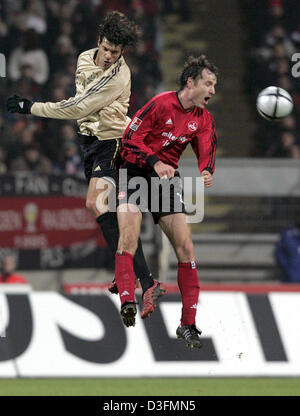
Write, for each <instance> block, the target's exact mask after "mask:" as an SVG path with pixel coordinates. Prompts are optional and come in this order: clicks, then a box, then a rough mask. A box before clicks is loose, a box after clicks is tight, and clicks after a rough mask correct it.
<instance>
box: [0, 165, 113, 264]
mask: <svg viewBox="0 0 300 416" xmlns="http://www.w3.org/2000/svg"><path fill="white" fill-rule="evenodd" d="M86 192H87V184H86V181H85V180H83V179H79V178H76V177H73V176H67V175H35V174H30V173H23V174H16V175H2V176H1V177H0V257H2V256H3V255H5V254H8V253H9V254H12V255H14V256H15V257H16V258H17V260H18V268H19V269H21V270H41V269H42V270H45V269H58V268H59V269H63V268H95V267H97V268H99V267H100V268H101V267H103V268H110V269H111V267H112V266H113V258H112V256H111V255H110V251H109V249H108V247H107V245H106V242H105V240H104V238H103V235H102V233H101V229H100V227H99V225H98V224H97V222H96V221H95V219H94V218H93V216H92V215H91V214H90V213H89V212H88V210H87V209H86V206H85V197H86Z"/></svg>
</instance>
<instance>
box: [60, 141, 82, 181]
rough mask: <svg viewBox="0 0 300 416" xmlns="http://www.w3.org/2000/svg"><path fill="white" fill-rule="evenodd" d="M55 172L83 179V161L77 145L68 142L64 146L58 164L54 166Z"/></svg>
mask: <svg viewBox="0 0 300 416" xmlns="http://www.w3.org/2000/svg"><path fill="white" fill-rule="evenodd" d="M54 172H55V173H64V174H66V175H75V176H80V177H81V176H82V177H83V164H82V159H81V156H80V153H79V149H78V146H77V144H76V143H74V142H72V141H67V142H66V143H65V144H64V145H63V148H62V150H61V154H60V155H59V157H58V162H57V163H56V165H55V166H54Z"/></svg>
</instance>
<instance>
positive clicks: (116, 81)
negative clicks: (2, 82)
mask: <svg viewBox="0 0 300 416" xmlns="http://www.w3.org/2000/svg"><path fill="white" fill-rule="evenodd" d="M97 49H98V48H94V49H90V50H88V51H85V52H82V53H81V54H80V55H79V57H78V61H77V69H76V95H75V97H71V98H69V99H68V100H63V101H60V102H58V103H51V102H46V103H39V102H35V103H34V104H33V105H32V107H31V114H33V115H35V116H39V117H47V118H57V119H73V120H77V124H78V126H79V131H80V133H81V134H84V135H88V136H96V137H97V138H98V139H99V140H109V139H115V138H119V137H122V136H123V133H124V130H125V129H126V127H127V125H128V124H129V122H130V118H129V117H127V111H128V106H129V98H130V87H131V81H130V69H129V67H128V66H127V64H126V62H125V60H124V58H123V56H121V57H120V58H119V59H118V60H117V62H116V63H115V64H113V65H112V66H111V67H110V68H108V69H107V70H104V69H102V68H100V67H99V66H97V65H95V63H94V56H95V53H96V51H97Z"/></svg>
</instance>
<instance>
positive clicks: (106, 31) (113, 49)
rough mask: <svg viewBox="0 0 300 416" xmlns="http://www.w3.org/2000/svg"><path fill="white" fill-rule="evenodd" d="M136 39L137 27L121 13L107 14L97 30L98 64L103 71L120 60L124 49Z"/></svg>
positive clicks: (137, 35)
mask: <svg viewBox="0 0 300 416" xmlns="http://www.w3.org/2000/svg"><path fill="white" fill-rule="evenodd" d="M138 37H139V29H138V26H137V25H136V24H135V23H134V22H132V21H131V20H129V19H128V18H127V17H126V16H125V15H124V14H123V13H120V12H118V11H113V12H110V13H108V14H107V15H106V17H105V19H104V21H103V23H102V24H101V25H100V30H99V39H98V47H99V52H98V54H100V55H99V57H98V64H99V65H100V66H102V67H103V68H104V69H107V68H109V67H110V66H111V65H113V64H114V63H115V62H116V61H117V60H118V59H119V58H120V56H121V55H122V53H123V50H124V48H126V46H129V45H133V44H135V43H136V41H137V39H138Z"/></svg>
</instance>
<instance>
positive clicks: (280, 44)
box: [241, 0, 300, 158]
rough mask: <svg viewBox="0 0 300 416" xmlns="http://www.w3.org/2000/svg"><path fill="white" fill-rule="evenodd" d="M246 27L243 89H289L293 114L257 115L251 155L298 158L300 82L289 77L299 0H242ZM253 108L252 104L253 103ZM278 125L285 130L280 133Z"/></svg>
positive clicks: (298, 33)
mask: <svg viewBox="0 0 300 416" xmlns="http://www.w3.org/2000/svg"><path fill="white" fill-rule="evenodd" d="M241 5H242V7H243V9H244V14H245V18H246V19H247V21H248V28H249V41H248V42H249V45H250V47H249V48H248V49H249V59H248V63H247V68H248V73H247V76H246V77H245V80H246V90H247V91H249V93H250V94H251V95H252V97H253V101H255V99H256V97H257V94H258V93H259V92H260V91H261V90H262V89H263V88H266V87H267V86H270V85H274V86H278V87H280V88H283V89H285V90H286V91H288V92H289V93H290V94H291V96H292V98H293V102H294V109H293V113H292V114H291V115H290V116H289V117H286V118H285V119H283V120H282V121H281V123H280V124H278V123H270V122H266V121H264V120H262V118H260V117H257V129H256V131H255V137H254V140H253V143H254V146H253V151H252V156H256V157H261V156H265V157H270V156H271V157H291V158H299V127H300V126H299V121H298V120H299V115H300V83H299V79H296V78H293V77H292V71H291V66H292V61H291V57H292V55H293V54H294V53H296V52H298V50H299V45H300V29H299V28H300V2H299V1H298V0H284V1H283V0H241ZM253 107H254V106H253ZM278 126H279V127H282V128H283V129H284V130H289V131H288V132H283V134H281V130H280V128H278Z"/></svg>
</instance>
